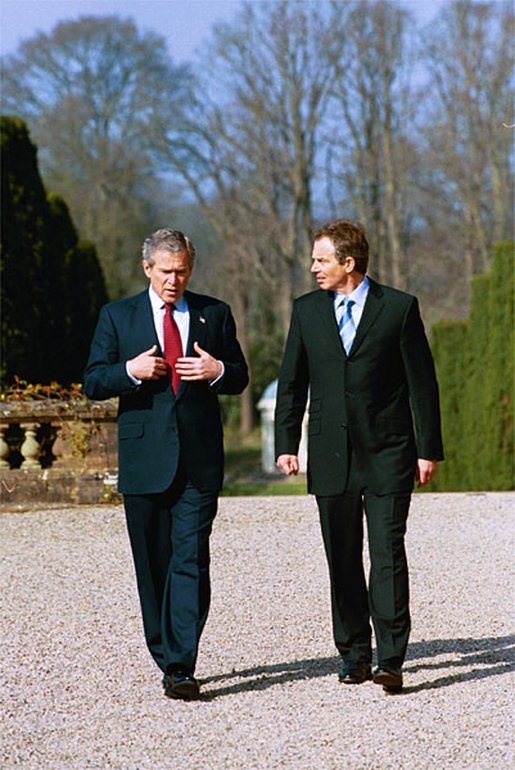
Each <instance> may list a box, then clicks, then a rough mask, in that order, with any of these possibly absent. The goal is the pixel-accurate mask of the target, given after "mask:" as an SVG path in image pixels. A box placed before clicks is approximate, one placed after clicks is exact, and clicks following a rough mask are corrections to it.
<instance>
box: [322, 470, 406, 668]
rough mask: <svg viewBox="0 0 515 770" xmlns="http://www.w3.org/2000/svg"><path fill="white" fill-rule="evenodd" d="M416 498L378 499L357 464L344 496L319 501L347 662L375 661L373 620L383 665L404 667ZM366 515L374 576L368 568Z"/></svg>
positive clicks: (338, 634) (338, 640) (338, 638)
mask: <svg viewBox="0 0 515 770" xmlns="http://www.w3.org/2000/svg"><path fill="white" fill-rule="evenodd" d="M410 500H411V492H399V493H396V494H387V495H377V494H371V493H369V492H368V491H367V489H366V488H364V487H363V486H362V485H361V481H360V473H359V470H358V469H357V467H356V464H355V459H353V460H352V461H351V469H350V473H349V481H348V484H347V490H346V492H345V493H344V494H342V495H337V496H332V497H323V496H317V503H318V509H319V513H320V524H321V529H322V536H323V540H324V548H325V552H326V557H327V562H328V566H329V576H330V583H331V607H332V620H333V634H334V640H335V644H336V647H337V649H338V651H339V652H340V654H341V656H342V658H343V659H344V660H345V661H346V662H357V661H367V662H370V661H371V660H372V643H371V627H370V619H371V620H372V624H373V627H374V633H375V639H376V644H377V658H378V663H379V665H391V666H399V667H400V666H402V664H403V662H404V658H405V655H406V648H407V645H408V638H409V632H410V613H409V582H408V563H407V558H406V551H405V546H404V536H405V533H406V522H407V517H408V511H409V506H410ZM363 512H364V513H365V516H366V521H367V534H368V546H369V555H370V573H369V580H368V590H367V582H366V579H365V571H364V566H363Z"/></svg>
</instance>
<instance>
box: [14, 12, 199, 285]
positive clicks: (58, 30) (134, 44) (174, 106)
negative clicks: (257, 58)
mask: <svg viewBox="0 0 515 770" xmlns="http://www.w3.org/2000/svg"><path fill="white" fill-rule="evenodd" d="M187 74H188V73H187V70H186V69H184V68H176V67H174V66H173V65H172V63H171V61H170V59H169V58H168V56H167V54H166V51H165V41H164V40H163V39H162V38H160V37H159V36H158V35H154V34H151V33H145V34H140V33H139V32H138V31H137V29H136V27H135V25H134V23H133V22H132V21H130V20H126V21H122V20H119V19H118V18H117V17H103V18H95V17H84V18H81V19H79V20H78V21H73V22H62V23H60V24H58V25H57V26H56V27H55V29H54V30H53V31H52V32H51V33H50V34H48V35H47V34H43V33H39V34H38V35H36V36H35V37H34V38H32V39H30V40H28V41H26V42H25V43H23V44H22V45H21V46H20V48H19V51H18V52H17V53H16V54H15V55H14V56H11V57H9V58H8V59H7V60H6V62H5V66H4V81H3V85H4V96H3V101H4V111H7V112H11V113H15V114H18V115H20V116H22V117H23V118H25V119H26V121H27V122H28V124H29V126H30V129H31V134H32V136H33V137H34V140H35V142H36V143H37V145H38V146H39V147H40V150H41V166H42V173H43V175H44V178H45V181H46V182H47V184H48V185H49V186H50V187H51V188H52V189H54V190H56V191H58V192H60V193H61V194H63V195H64V196H65V197H66V200H67V201H68V202H69V204H70V207H71V210H72V213H73V218H74V220H75V221H76V223H77V225H78V227H79V230H80V233H81V235H82V237H85V238H88V239H91V240H92V241H94V242H95V243H96V244H97V247H98V252H99V256H100V259H101V263H102V266H103V269H104V273H105V277H106V282H107V285H108V289H109V292H110V294H111V296H113V297H115V296H119V295H123V294H124V293H126V292H127V291H128V290H129V289H130V287H131V282H132V281H133V279H134V274H135V271H136V270H138V269H139V264H138V260H137V258H136V253H137V249H135V244H136V243H140V242H141V240H142V238H143V236H144V235H146V234H147V229H148V227H149V222H152V224H153V219H154V216H153V213H154V207H155V204H156V202H157V201H158V198H159V196H157V195H156V193H155V189H156V187H158V185H159V175H158V169H156V166H155V164H154V162H153V158H152V154H151V152H150V149H149V126H150V125H151V122H152V115H153V113H154V112H155V111H156V110H157V109H158V106H159V109H160V110H161V112H162V110H163V104H165V105H166V109H167V111H168V116H169V118H171V116H173V115H174V114H176V113H178V112H179V111H180V105H181V103H182V102H183V101H184V93H185V85H186V83H187Z"/></svg>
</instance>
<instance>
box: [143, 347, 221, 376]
mask: <svg viewBox="0 0 515 770" xmlns="http://www.w3.org/2000/svg"><path fill="white" fill-rule="evenodd" d="M193 349H194V350H195V353H197V356H183V357H181V358H178V359H177V364H176V367H175V368H176V371H177V374H178V375H179V377H180V378H181V380H186V381H187V382H190V381H195V380H216V378H217V377H219V376H220V374H221V373H222V365H221V363H220V362H219V361H217V360H216V358H213V356H211V355H209V353H208V352H207V351H206V350H203V349H202V348H201V347H200V345H199V344H198V342H194V343H193ZM156 352H157V345H152V347H151V348H149V349H148V350H145V351H144V352H143V353H140V354H139V356H136V358H132V359H131V360H130V361H129V362H128V364H129V371H130V373H131V374H132V376H133V377H136V379H138V380H158V379H159V378H160V377H165V376H166V375H167V374H168V367H167V365H166V361H165V359H164V358H161V357H160V356H156Z"/></svg>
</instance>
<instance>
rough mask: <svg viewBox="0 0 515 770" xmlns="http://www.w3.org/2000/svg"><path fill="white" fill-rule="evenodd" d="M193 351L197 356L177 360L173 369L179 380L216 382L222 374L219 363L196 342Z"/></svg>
mask: <svg viewBox="0 0 515 770" xmlns="http://www.w3.org/2000/svg"><path fill="white" fill-rule="evenodd" d="M193 349H194V350H195V353H197V354H198V356H183V357H182V358H178V359H177V364H176V366H175V369H176V371H177V374H178V375H179V377H180V378H181V380H186V381H187V382H193V381H195V380H216V378H217V377H219V376H220V375H221V373H222V365H221V363H220V361H217V360H216V358H213V356H211V355H209V353H208V352H207V351H205V350H202V348H201V347H200V345H199V344H198V342H194V343H193Z"/></svg>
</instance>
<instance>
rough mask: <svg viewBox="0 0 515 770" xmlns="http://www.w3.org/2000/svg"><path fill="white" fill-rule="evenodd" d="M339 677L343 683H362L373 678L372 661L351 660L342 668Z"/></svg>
mask: <svg viewBox="0 0 515 770" xmlns="http://www.w3.org/2000/svg"><path fill="white" fill-rule="evenodd" d="M338 679H339V680H340V682H342V683H343V684H362V683H363V682H366V681H367V680H368V679H372V668H371V666H370V663H367V662H366V661H361V662H357V661H349V662H348V663H345V665H344V666H343V668H342V669H341V671H340V673H339V674H338Z"/></svg>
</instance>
